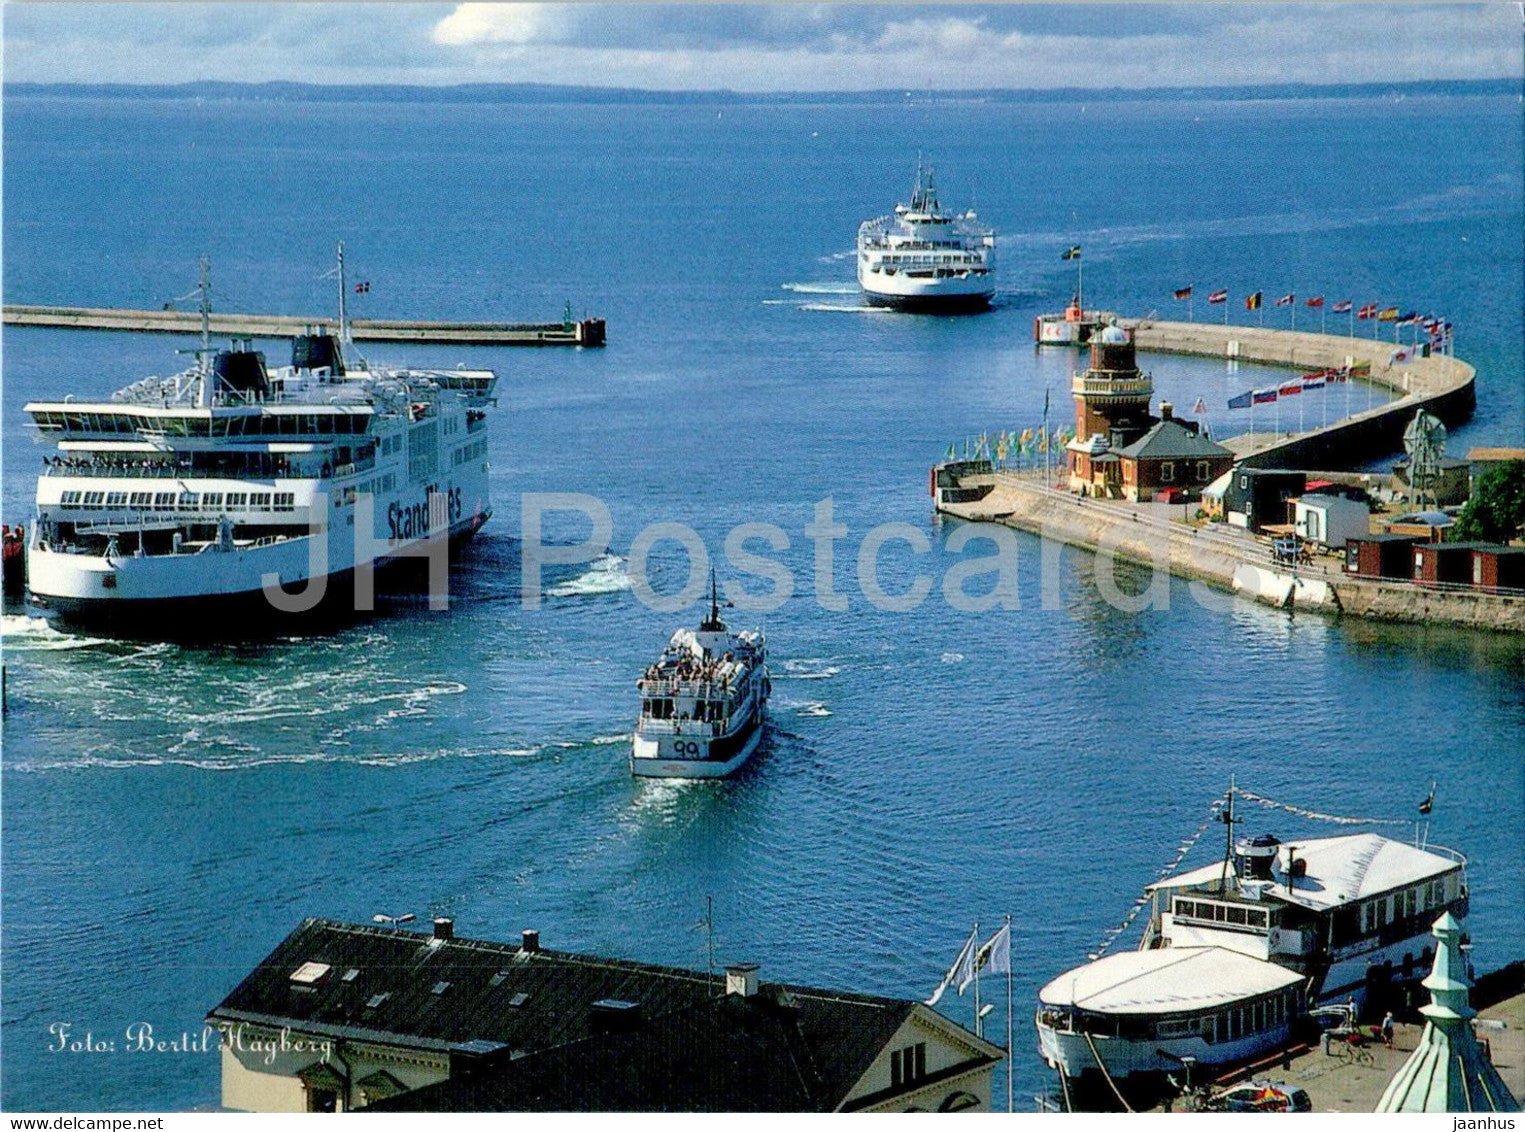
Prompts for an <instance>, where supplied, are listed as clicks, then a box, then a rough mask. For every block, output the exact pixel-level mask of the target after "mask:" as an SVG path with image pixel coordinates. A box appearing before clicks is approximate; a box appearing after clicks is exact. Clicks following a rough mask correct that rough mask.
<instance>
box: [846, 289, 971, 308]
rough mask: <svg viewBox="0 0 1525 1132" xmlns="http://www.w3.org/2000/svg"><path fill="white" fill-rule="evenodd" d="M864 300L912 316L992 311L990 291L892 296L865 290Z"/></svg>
mask: <svg viewBox="0 0 1525 1132" xmlns="http://www.w3.org/2000/svg"><path fill="white" fill-rule="evenodd" d="M863 298H864V301H866V302H867V303H868V305H869V306H871V307H883V308H885V309H886V310H897V311H907V312H909V313H912V314H974V313H977V312H979V311H983V310H989V309H990V292H988V291H984V292H979V293H972V294H924V295H890V294H886V293H884V292H882V291H870V290H868V289H867V288H864V290H863Z"/></svg>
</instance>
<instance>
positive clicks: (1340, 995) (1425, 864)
mask: <svg viewBox="0 0 1525 1132" xmlns="http://www.w3.org/2000/svg"><path fill="white" fill-rule="evenodd" d="M1220 820H1225V821H1226V824H1227V826H1228V830H1229V837H1230V839H1231V838H1232V830H1233V823H1234V821H1235V819H1234V817H1233V793H1232V792H1230V795H1229V801H1228V805H1227V808H1226V809H1225V810H1224V811H1222V812H1220ZM1229 845H1230V851H1228V852H1227V853H1226V855H1225V859H1224V860H1223V861H1221V862H1219V863H1216V864H1210V865H1205V866H1203V867H1201V868H1198V869H1193V870H1191V871H1188V872H1185V873H1181V874H1179V875H1176V876H1171V877H1167V878H1165V879H1164V880H1161V881H1158V882H1156V883H1154V884H1151V885H1149V886H1148V888H1147V889H1146V894H1147V897H1148V899H1149V900H1150V916H1149V922H1148V925H1147V927H1146V928H1145V929H1144V933H1143V938H1142V939H1141V941H1140V943H1139V947H1138V949H1137V950H1136V951H1132V952H1119V953H1118V954H1115V955H1106V956H1103V957H1101V958H1099V959H1096V960H1094V961H1093V962H1090V963H1086V964H1083V965H1082V966H1079V967H1076V968H1074V969H1073V970H1070V971H1066V972H1065V973H1064V974H1062V975H1060V976H1059V977H1058V978H1056V979H1054V980H1053V981H1051V982H1050V983H1049V984H1048V985H1047V986H1045V987H1044V988H1043V989H1042V990H1041V991H1040V992H1039V995H1038V998H1039V1003H1040V1005H1039V1007H1038V1012H1037V1018H1036V1023H1037V1029H1038V1046H1039V1050H1040V1051H1041V1053H1042V1056H1043V1059H1044V1060H1045V1061H1046V1062H1047V1063H1048V1064H1049V1065H1050V1066H1052V1067H1053V1068H1055V1069H1057V1070H1059V1071H1060V1072H1061V1073H1062V1074H1063V1075H1064V1076H1065V1077H1066V1078H1067V1079H1070V1080H1077V1079H1082V1078H1085V1077H1095V1076H1107V1077H1110V1078H1113V1079H1119V1078H1125V1077H1128V1076H1130V1075H1134V1074H1161V1073H1177V1074H1179V1073H1181V1072H1182V1070H1183V1067H1185V1066H1188V1065H1189V1066H1192V1067H1202V1068H1211V1067H1215V1066H1227V1065H1233V1064H1242V1063H1245V1062H1249V1061H1252V1060H1254V1059H1256V1058H1257V1057H1261V1056H1264V1055H1266V1054H1267V1053H1268V1052H1270V1051H1273V1050H1275V1049H1277V1048H1280V1047H1282V1046H1284V1045H1285V1044H1286V1043H1287V1040H1288V1037H1289V1034H1290V1031H1291V1027H1292V1026H1293V1025H1294V1023H1296V1022H1297V1021H1298V1019H1299V1018H1301V1017H1302V1016H1303V1015H1305V1014H1306V1013H1307V1011H1308V1010H1309V1009H1311V1008H1314V1007H1316V1006H1318V1005H1319V1004H1321V1003H1336V1002H1337V1003H1342V1004H1345V1003H1348V1004H1351V1005H1352V1006H1353V1008H1354V1009H1355V1010H1359V1009H1360V1008H1361V1007H1362V1006H1363V1005H1367V1004H1368V1003H1371V1005H1373V1006H1377V1005H1381V1004H1383V1003H1390V1002H1393V1001H1394V1000H1395V998H1396V996H1397V995H1398V994H1399V993H1401V991H1402V990H1403V989H1404V988H1405V986H1406V985H1407V984H1412V983H1414V982H1416V981H1417V980H1419V979H1421V978H1423V976H1424V975H1425V974H1427V973H1428V971H1429V966H1430V961H1431V959H1432V958H1433V955H1434V952H1433V948H1432V941H1431V939H1430V926H1431V925H1432V924H1433V923H1434V922H1435V920H1436V919H1437V918H1438V917H1439V916H1441V915H1442V914H1444V913H1451V914H1452V915H1454V916H1456V917H1457V918H1458V919H1460V918H1461V917H1463V916H1464V915H1465V914H1466V910H1467V878H1466V859H1465V858H1464V857H1462V856H1461V854H1459V853H1456V852H1454V851H1453V850H1450V849H1445V848H1442V847H1439V846H1435V845H1423V846H1420V845H1411V844H1408V843H1405V842H1402V841H1397V840H1393V839H1391V838H1388V837H1383V836H1381V835H1379V834H1376V833H1353V834H1346V835H1343V836H1337V837H1325V838H1315V839H1312V840H1303V841H1297V842H1295V843H1292V842H1289V843H1283V842H1281V841H1279V840H1277V839H1276V838H1275V837H1272V836H1270V835H1263V836H1259V837H1254V838H1244V839H1240V840H1239V841H1237V842H1234V841H1232V840H1230V842H1229ZM1199 1080H1200V1078H1199Z"/></svg>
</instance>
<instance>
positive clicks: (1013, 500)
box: [940, 469, 1525, 632]
mask: <svg viewBox="0 0 1525 1132" xmlns="http://www.w3.org/2000/svg"><path fill="white" fill-rule="evenodd" d="M1055 478H1056V479H1057V478H1058V473H1057V472H1056V473H1055ZM960 482H961V484H962V485H963V486H965V487H983V486H987V485H988V486H990V488H991V491H990V493H989V494H988V495H986V496H984V497H983V498H982V499H979V500H977V501H975V502H970V503H949V502H945V503H943V504H941V506H940V510H941V511H943V512H944V513H945V514H948V515H952V516H954V517H956V518H961V519H968V520H971V521H976V522H998V523H1004V524H1006V525H1007V526H1011V527H1015V528H1017V529H1018V530H1023V531H1027V532H1028V533H1030V534H1035V535H1040V536H1042V537H1044V538H1052V539H1057V540H1058V541H1060V542H1064V543H1068V544H1069V545H1071V546H1077V547H1080V548H1081V549H1084V550H1089V551H1092V552H1097V551H1101V550H1106V551H1107V552H1109V553H1111V554H1114V555H1115V556H1116V557H1117V558H1119V559H1122V560H1123V561H1127V562H1133V563H1137V564H1140V565H1144V566H1150V565H1154V566H1157V567H1158V568H1159V569H1161V570H1167V571H1169V572H1170V573H1172V574H1176V575H1179V576H1181V577H1186V578H1193V579H1196V580H1199V581H1202V582H1205V583H1207V584H1209V585H1211V586H1213V587H1215V588H1219V589H1226V590H1230V591H1232V592H1235V593H1237V594H1239V595H1241V596H1243V597H1245V598H1247V599H1255V600H1259V601H1262V602H1265V603H1267V604H1272V605H1277V606H1282V607H1290V608H1295V609H1306V610H1311V611H1314V612H1317V613H1322V614H1330V615H1339V616H1348V617H1368V618H1371V619H1373V620H1382V621H1402V622H1410V623H1425V624H1449V625H1459V626H1464V627H1467V628H1473V629H1493V630H1502V631H1506V632H1525V599H1522V598H1518V597H1511V596H1507V595H1502V594H1490V593H1485V592H1482V591H1478V590H1460V589H1457V590H1438V589H1431V588H1428V587H1426V586H1421V585H1418V584H1417V583H1414V582H1404V581H1394V580H1376V579H1369V578H1357V577H1355V576H1353V575H1351V574H1347V573H1345V572H1344V571H1343V570H1342V568H1341V560H1340V559H1339V558H1337V557H1334V556H1321V557H1320V558H1318V559H1316V560H1315V561H1314V562H1313V563H1312V564H1311V565H1304V566H1298V567H1295V568H1293V567H1286V566H1276V565H1275V564H1274V563H1272V561H1271V553H1270V546H1269V544H1268V543H1267V542H1265V541H1263V540H1261V539H1257V538H1256V537H1255V536H1254V535H1252V534H1250V533H1249V532H1247V531H1243V530H1240V529H1239V528H1236V527H1228V526H1226V525H1224V524H1221V523H1209V524H1204V525H1201V526H1193V525H1191V524H1188V523H1184V522H1182V521H1181V514H1182V508H1181V507H1180V506H1171V505H1167V504H1157V503H1143V504H1138V503H1128V502H1126V501H1123V500H1114V499H1082V498H1080V497H1079V496H1076V495H1074V494H1072V493H1070V492H1069V491H1067V490H1064V489H1062V488H1057V487H1054V486H1052V485H1051V483H1050V482H1049V481H1048V480H1047V477H1045V476H1044V475H1043V473H1042V471H1041V469H1040V470H1039V471H1038V472H1037V473H1036V474H1035V473H1033V472H1010V471H1003V472H995V473H994V474H986V475H976V476H966V477H964V478H963V479H962V480H961V481H960Z"/></svg>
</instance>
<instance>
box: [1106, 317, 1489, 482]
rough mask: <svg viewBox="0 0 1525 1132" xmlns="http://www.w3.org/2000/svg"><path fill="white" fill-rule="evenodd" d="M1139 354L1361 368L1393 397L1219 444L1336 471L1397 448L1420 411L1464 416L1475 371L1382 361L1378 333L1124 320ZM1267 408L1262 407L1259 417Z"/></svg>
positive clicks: (1387, 354) (1389, 345)
mask: <svg viewBox="0 0 1525 1132" xmlns="http://www.w3.org/2000/svg"><path fill="white" fill-rule="evenodd" d="M1123 325H1124V326H1126V327H1129V328H1131V329H1132V330H1133V335H1134V341H1135V342H1136V343H1137V345H1138V348H1139V349H1140V350H1141V351H1144V352H1148V353H1157V354H1186V355H1190V356H1193V357H1206V358H1223V359H1225V360H1235V359H1237V360H1239V361H1242V362H1251V363H1254V364H1256V365H1269V366H1280V367H1283V368H1286V369H1295V370H1304V371H1317V370H1325V369H1340V368H1354V367H1358V366H1369V367H1370V369H1371V373H1370V376H1369V377H1366V378H1365V379H1364V380H1366V381H1370V382H1371V383H1372V384H1373V385H1376V386H1378V387H1379V388H1382V389H1386V390H1389V391H1391V392H1393V393H1396V394H1397V395H1398V396H1397V397H1396V398H1395V399H1394V400H1391V401H1386V402H1383V403H1382V404H1380V405H1374V406H1372V407H1371V408H1369V409H1362V410H1360V411H1357V412H1353V413H1351V414H1350V415H1349V416H1345V417H1341V418H1340V419H1338V420H1335V421H1331V422H1329V424H1327V425H1324V426H1321V427H1318V428H1310V429H1307V430H1306V431H1303V432H1294V431H1283V432H1280V433H1273V432H1265V431H1257V432H1255V433H1253V434H1247V435H1244V436H1239V437H1231V438H1229V439H1228V440H1227V441H1224V444H1225V446H1226V447H1228V448H1230V449H1231V450H1233V452H1234V454H1235V456H1236V457H1237V458H1238V459H1239V460H1240V462H1242V463H1244V464H1247V465H1249V466H1251V467H1283V468H1320V469H1325V470H1328V471H1342V470H1349V469H1352V468H1357V467H1360V466H1361V465H1363V464H1367V463H1369V462H1370V461H1372V460H1374V459H1379V458H1381V457H1383V456H1385V455H1388V454H1390V453H1393V452H1398V451H1401V450H1402V446H1403V430H1404V428H1405V427H1407V425H1408V423H1409V421H1411V420H1413V419H1414V414H1415V413H1416V412H1417V411H1418V410H1420V409H1426V410H1428V411H1429V412H1431V413H1434V414H1435V415H1436V416H1437V417H1439V418H1440V419H1441V420H1442V421H1444V422H1445V423H1446V424H1448V425H1454V424H1458V423H1460V422H1461V421H1464V420H1466V419H1467V418H1468V417H1470V416H1471V415H1472V408H1473V405H1474V404H1475V402H1476V391H1475V389H1474V384H1475V381H1476V378H1477V371H1476V370H1475V369H1473V367H1472V366H1470V365H1468V364H1467V363H1466V362H1464V361H1462V360H1461V359H1460V358H1456V357H1452V356H1449V355H1440V354H1437V355H1434V356H1432V357H1428V358H1416V359H1414V360H1413V361H1411V362H1406V363H1402V364H1397V365H1394V364H1390V361H1389V359H1390V358H1391V357H1392V354H1393V351H1394V350H1395V349H1397V346H1398V344H1397V343H1395V342H1392V341H1390V340H1384V339H1378V338H1361V337H1351V336H1347V335H1342V334H1310V333H1306V332H1303V331H1293V330H1275V329H1269V328H1266V327H1255V326H1234V325H1232V324H1223V323H1205V322H1160V321H1158V320H1155V319H1127V320H1123ZM1269 413H1270V410H1266V409H1262V414H1263V416H1268V415H1269Z"/></svg>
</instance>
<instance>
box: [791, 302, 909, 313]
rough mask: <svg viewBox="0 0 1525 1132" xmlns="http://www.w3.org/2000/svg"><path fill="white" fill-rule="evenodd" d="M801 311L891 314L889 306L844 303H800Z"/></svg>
mask: <svg viewBox="0 0 1525 1132" xmlns="http://www.w3.org/2000/svg"><path fill="white" fill-rule="evenodd" d="M800 310H802V311H837V312H840V313H842V314H893V313H894V312H893V311H892V310H890V308H889V307H870V306H862V305H858V306H848V305H846V304H845V303H802V304H801V305H800Z"/></svg>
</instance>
